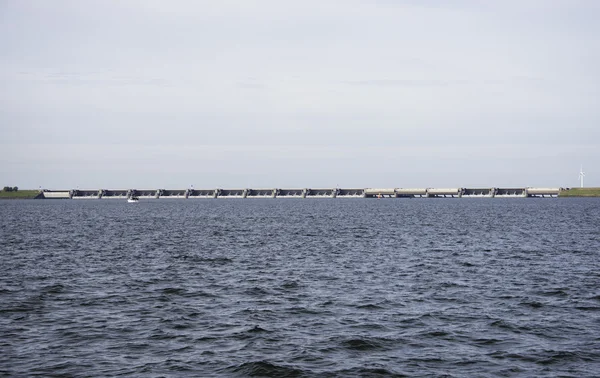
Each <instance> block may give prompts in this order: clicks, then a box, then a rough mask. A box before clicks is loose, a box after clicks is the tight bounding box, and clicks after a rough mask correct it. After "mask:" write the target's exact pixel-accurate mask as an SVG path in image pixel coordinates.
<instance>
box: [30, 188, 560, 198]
mask: <svg viewBox="0 0 600 378" xmlns="http://www.w3.org/2000/svg"><path fill="white" fill-rule="evenodd" d="M561 190H564V189H562V188H363V189H361V188H292V189H289V188H288V189H286V188H281V189H280V188H263V189H248V188H246V189H244V188H240V189H219V188H215V189H87V190H82V189H66V190H50V189H44V190H42V194H43V195H42V196H39V197H40V198H46V199H128V198H133V197H135V198H138V199H158V198H160V199H169V198H170V199H196V198H197V199H201V198H232V199H235V198H240V199H247V198H482V197H487V198H519V197H523V198H527V197H539V198H552V197H558V195H559V193H560V191H561Z"/></svg>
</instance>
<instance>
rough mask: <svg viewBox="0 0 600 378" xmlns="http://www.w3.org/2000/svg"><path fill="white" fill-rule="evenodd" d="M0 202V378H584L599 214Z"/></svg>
mask: <svg viewBox="0 0 600 378" xmlns="http://www.w3.org/2000/svg"><path fill="white" fill-rule="evenodd" d="M138 205H139V206H135V207H131V206H123V204H122V203H120V202H115V201H58V202H53V201H24V202H23V201H16V202H6V203H4V202H3V203H1V204H0V230H1V232H2V235H8V237H4V238H2V237H0V261H1V264H0V315H1V316H0V334H1V335H2V337H1V338H0V375H6V376H58V375H61V376H117V375H129V376H182V377H184V376H185V377H187V376H206V377H210V376H271V377H286V376H287V377H294V376H298V377H300V376H302V377H304V376H306V377H312V376H319V377H338V376H343V377H353V376H355V377H365V376H367V377H376V376H382V377H383V376H385V377H388V376H445V375H446V376H457V377H458V376H461V377H462V376H574V377H575V376H577V377H579V376H596V375H598V374H597V373H598V367H599V366H600V365H599V361H600V348H599V347H598V342H599V341H600V337H599V336H598V335H600V321H598V316H597V314H598V313H599V311H600V295H599V294H598V293H599V292H598V288H599V287H600V274H599V273H598V272H600V259H599V258H598V253H600V252H599V251H598V245H597V244H598V243H597V240H598V231H597V227H592V226H590V225H596V224H600V200H581V201H580V200H577V199H573V200H569V201H563V200H560V199H558V200H548V201H546V200H540V201H535V200H531V201H529V200H522V199H515V200H511V199H506V200H495V199H494V200H492V199H490V200H485V199H481V200H468V199H464V200H460V201H454V200H441V201H435V200H410V201H409V200H407V201H403V200H397V201H394V200H386V201H384V200H381V201H377V200H374V201H369V200H356V201H353V200H343V201H341V200H340V201H338V200H323V201H314V200H306V201H302V200H299V201H277V200H271V201H262V200H245V201H235V200H232V201H201V200H185V201H176V200H174V201H173V200H169V201H167V200H165V201H162V200H156V201H140V203H139V204H138Z"/></svg>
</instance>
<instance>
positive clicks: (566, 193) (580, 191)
mask: <svg viewBox="0 0 600 378" xmlns="http://www.w3.org/2000/svg"><path fill="white" fill-rule="evenodd" d="M558 196H559V197H600V188H571V189H568V190H561V191H560V194H559V195H558Z"/></svg>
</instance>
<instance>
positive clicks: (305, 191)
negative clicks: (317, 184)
mask: <svg viewBox="0 0 600 378" xmlns="http://www.w3.org/2000/svg"><path fill="white" fill-rule="evenodd" d="M307 193H308V189H302V198H306V194H307Z"/></svg>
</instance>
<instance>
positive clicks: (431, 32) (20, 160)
mask: <svg viewBox="0 0 600 378" xmlns="http://www.w3.org/2000/svg"><path fill="white" fill-rule="evenodd" d="M599 17H600V3H598V2H596V1H592V0H590V1H583V0H581V1H567V0H564V1H541V0H527V1H516V0H515V1H502V2H488V1H475V0H472V1H470V0H457V1H452V2H439V1H412V0H411V1H387V0H377V1H359V0H351V1H339V0H326V1H316V0H315V1H304V2H281V1H275V0H264V1H252V2H240V1H233V0H224V1H219V2H209V1H184V0H181V1H175V2H169V3H166V2H163V1H147V0H144V1H142V0H139V1H138V0H130V1H99V0H97V1H96V0H90V1H85V2H82V1H75V0H59V1H54V2H28V1H16V0H14V1H4V2H1V3H0V46H1V47H2V49H0V85H2V88H3V90H2V91H0V146H2V149H3V151H4V152H5V153H4V154H3V155H4V156H3V157H2V158H1V159H0V177H1V178H2V180H3V181H5V183H4V185H18V186H19V187H23V188H25V187H37V186H39V185H42V184H43V185H44V186H47V187H74V186H76V185H78V186H81V187H98V186H102V187H106V186H111V185H114V186H115V185H116V186H136V187H141V186H148V187H153V186H156V187H158V186H162V187H177V186H179V187H187V185H189V184H190V182H189V181H190V179H189V177H197V179H196V180H194V181H195V183H196V187H200V186H201V185H200V184H202V185H206V186H212V187H214V186H234V187H240V186H269V185H274V186H277V185H292V186H302V187H304V186H313V187H315V186H328V185H329V186H331V185H334V184H339V185H342V186H344V185H347V186H385V185H389V186H410V185H419V186H420V185H425V186H432V185H440V186H448V185H456V186H461V185H477V186H481V185H540V186H573V185H575V184H576V183H577V181H576V178H577V171H578V169H579V165H580V164H584V169H585V170H586V172H587V176H586V178H589V180H588V181H587V183H588V184H589V185H598V186H600V181H599V180H600V179H599V177H600V170H599V169H598V168H596V167H594V165H593V164H594V162H597V161H600V145H599V142H598V141H599V140H600V127H599V126H598V125H599V124H600V112H599V111H598V106H597V104H598V103H600V94H599V92H598V87H599V84H600V74H598V70H597V67H598V66H599V64H600V48H599V47H598V44H597V43H596V40H597V36H598V35H599V32H600V26H599V25H598V23H597V19H598V18H599ZM132 164H133V165H134V166H135V167H137V168H136V169H135V170H134V171H133V172H132V171H131V170H129V172H127V171H128V169H127V168H125V167H130V166H131V165H132ZM40 181H43V183H41V182H40ZM333 181H335V183H332V182H333Z"/></svg>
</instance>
